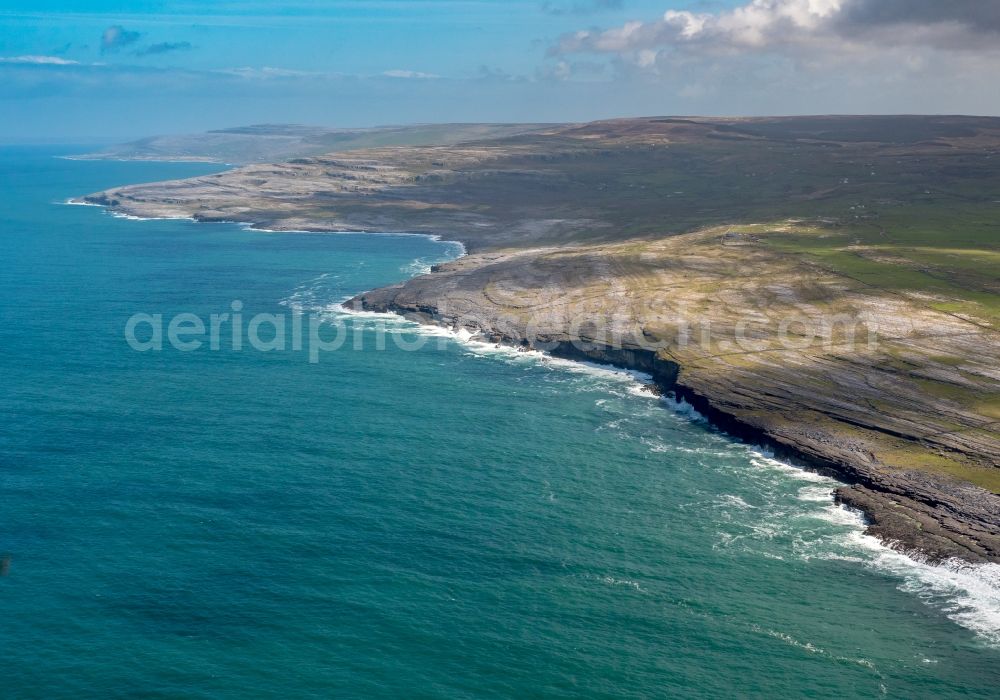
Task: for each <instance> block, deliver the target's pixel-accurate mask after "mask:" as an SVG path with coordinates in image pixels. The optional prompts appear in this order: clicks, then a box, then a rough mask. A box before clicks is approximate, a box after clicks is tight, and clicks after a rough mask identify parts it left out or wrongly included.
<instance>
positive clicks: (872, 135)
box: [83, 116, 1000, 562]
mask: <svg viewBox="0 0 1000 700" xmlns="http://www.w3.org/2000/svg"><path fill="white" fill-rule="evenodd" d="M421 128H422V129H423V131H422V132H421V133H422V134H423V136H422V137H420V138H414V140H413V141H407V137H406V134H405V129H401V130H398V131H396V132H393V135H392V138H393V144H392V145H375V146H371V147H361V148H357V149H354V150H350V151H348V150H346V149H337V148H336V144H335V143H334V144H332V149H331V150H332V152H329V153H326V154H316V153H315V152H314V149H313V150H310V154H309V155H295V157H291V158H290V159H289V160H285V161H283V162H278V163H270V164H260V163H256V164H251V165H246V166H244V167H240V168H236V169H233V170H230V171H227V172H223V173H219V174H214V175H207V176H203V177H196V178H191V179H187V180H178V181H171V182H160V183H152V184H144V185H136V186H128V187H120V188H115V189H111V190H108V191H105V192H100V193H95V194H91V195H87V196H86V197H84V198H83V199H85V200H86V201H87V202H90V203H94V204H101V205H105V206H108V207H110V208H112V209H113V210H115V211H119V212H123V213H127V214H132V215H137V216H143V217H193V218H195V219H197V220H199V221H242V222H249V223H251V224H253V225H254V226H257V227H260V228H267V229H275V230H312V231H349V230H350V231H357V230H363V231H386V232H392V231H409V232H426V233H432V234H438V235H441V236H442V237H444V238H448V239H453V240H458V241H461V242H462V243H463V244H464V245H465V246H466V249H467V250H468V252H469V254H468V255H467V256H465V257H463V258H461V259H459V260H456V261H454V262H451V263H447V264H444V265H440V266H438V267H437V268H435V269H434V270H433V271H432V272H431V273H430V274H427V275H423V276H419V277H416V278H414V279H411V280H408V281H406V282H404V283H401V284H397V285H393V286H390V287H386V288H383V289H377V290H373V291H370V292H366V293H364V294H361V295H359V296H358V297H356V298H355V299H354V300H352V301H351V302H350V303H352V304H354V305H355V306H356V307H357V308H364V309H371V310H378V311H393V312H397V313H401V314H404V315H406V316H409V317H411V318H414V319H417V320H420V321H423V322H427V323H438V324H443V325H447V326H451V327H456V326H457V327H464V328H468V329H470V330H473V331H476V332H478V333H481V334H482V335H484V336H486V337H488V338H491V339H493V340H495V341H496V342H504V343H512V344H516V345H523V346H530V347H535V348H539V349H544V350H548V351H550V352H552V353H554V354H558V355H563V356H567V357H573V358H589V359H595V360H600V361H605V362H610V363H613V364H616V365H620V366H625V367H630V368H636V369H641V370H644V371H647V372H650V373H651V374H652V375H653V376H654V378H655V380H656V382H657V383H658V385H659V386H660V388H661V389H662V390H663V391H665V392H673V393H674V394H675V395H676V396H677V397H678V398H681V399H684V400H686V401H688V402H689V403H691V404H692V405H693V406H694V407H695V408H697V409H698V410H699V411H701V412H702V413H704V414H705V415H706V416H708V417H709V418H710V419H711V420H712V421H713V422H714V423H715V424H717V425H718V426H720V427H721V428H723V429H725V430H726V431H728V432H730V433H732V434H733V435H736V436H738V437H741V438H744V439H747V440H749V441H753V442H759V443H761V444H764V445H768V446H770V447H772V448H773V449H775V450H776V451H777V452H779V453H780V454H783V455H786V456H789V457H793V458H795V459H798V460H801V461H802V462H804V463H806V464H807V465H809V466H811V467H813V468H816V469H819V470H822V471H825V472H827V473H830V474H833V475H835V476H837V477H838V478H839V479H841V480H842V481H843V486H842V487H841V488H839V489H838V491H837V498H838V499H839V500H840V501H841V502H843V503H845V504H848V505H850V506H853V507H856V508H859V509H861V510H862V511H864V512H865V513H866V514H867V516H868V519H869V523H870V527H869V530H870V532H872V533H873V534H874V535H876V536H878V537H880V538H881V539H883V540H884V541H886V542H887V543H890V544H892V545H893V546H896V547H899V548H901V549H905V550H907V551H909V552H912V553H916V554H919V555H923V556H926V557H928V558H930V559H935V560H936V559H944V558H949V557H959V558H963V559H966V560H968V561H973V562H979V561H993V562H997V561H1000V495H998V494H1000V468H998V465H1000V119H995V118H979V117H957V116H956V117H948V116H942V117H921V116H898V117H842V116H836V117H833V116H827V117H785V118H752V119H750V118H746V119H736V118H733V119H720V118H695V117H691V118H644V119H622V120H611V121H602V122H595V123H589V124H573V125H555V126H553V125H549V126H545V125H528V126H526V127H525V128H523V129H515V128H512V127H510V126H509V125H508V126H504V127H503V128H502V129H499V130H498V129H495V128H494V129H493V130H489V129H481V130H477V129H471V128H470V126H469V125H464V126H463V128H464V129H465V132H464V133H466V134H467V136H466V137H464V138H462V139H456V138H454V137H453V138H447V139H444V138H443V137H442V136H441V134H442V133H446V132H447V129H444V130H438V131H437V132H434V134H435V135H434V136H431V137H429V136H427V133H428V132H427V128H426V127H421ZM310 138H311V137H310ZM366 138H367V137H366ZM296 143H298V142H296ZM408 144H409V145H408ZM296 148H298V146H296ZM310 148H312V146H310ZM187 155H188V156H191V155H192V154H191V153H190V152H189V153H187ZM248 160H249V159H248Z"/></svg>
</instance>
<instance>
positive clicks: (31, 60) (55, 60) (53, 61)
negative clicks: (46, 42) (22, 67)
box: [0, 56, 79, 66]
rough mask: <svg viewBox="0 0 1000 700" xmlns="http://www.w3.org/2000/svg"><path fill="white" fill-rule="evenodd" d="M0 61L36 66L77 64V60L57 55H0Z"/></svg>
mask: <svg viewBox="0 0 1000 700" xmlns="http://www.w3.org/2000/svg"><path fill="white" fill-rule="evenodd" d="M0 63H22V64H23V63H27V64H33V65H36V66H77V65H79V61H70V60H69V59H66V58H59V57H58V56H0Z"/></svg>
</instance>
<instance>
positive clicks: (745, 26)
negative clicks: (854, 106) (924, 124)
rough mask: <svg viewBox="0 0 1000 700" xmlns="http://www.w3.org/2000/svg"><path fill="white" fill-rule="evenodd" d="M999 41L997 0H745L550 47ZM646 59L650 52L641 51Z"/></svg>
mask: <svg viewBox="0 0 1000 700" xmlns="http://www.w3.org/2000/svg"><path fill="white" fill-rule="evenodd" d="M899 46H915V47H919V48H937V49H942V50H989V49H994V50H995V49H996V48H997V47H998V46H1000V3H997V2H995V0H751V1H750V2H747V3H746V4H744V5H741V6H738V7H736V8H733V9H731V10H723V11H719V12H714V13H711V12H691V11H687V10H683V11H676V10H667V11H666V12H665V13H664V14H663V16H662V17H661V18H660V19H658V20H655V21H652V22H635V21H634V22H627V23H626V24H624V25H622V26H620V27H614V28H611V29H607V30H603V31H601V30H584V31H579V32H575V33H572V34H567V35H564V36H563V37H562V38H561V39H560V40H559V42H558V44H557V45H556V46H555V47H553V50H552V53H554V54H567V53H612V54H629V53H630V54H635V55H639V53H638V52H643V51H645V52H649V51H659V50H668V51H671V52H674V53H677V54H721V53H761V52H769V51H770V52H786V53H788V52H797V53H810V52H812V53H816V52H841V53H849V52H856V51H859V50H875V51H877V50H880V49H891V48H895V47H899ZM645 56H646V58H645V59H644V60H645V62H647V63H648V53H647V54H645Z"/></svg>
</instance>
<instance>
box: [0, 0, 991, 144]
mask: <svg viewBox="0 0 1000 700" xmlns="http://www.w3.org/2000/svg"><path fill="white" fill-rule="evenodd" d="M976 2H977V3H978V5H977V4H976V3H968V2H965V0H954V1H953V2H952V3H949V4H947V5H946V7H952V8H953V9H952V10H951V11H943V10H941V5H942V4H941V3H931V1H930V0H926V1H925V0H906V1H905V3H902V0H726V1H719V2H711V1H706V0H700V1H699V0H692V1H690V2H686V1H683V0H339V1H335V0H327V1H321V0H292V1H291V2H263V1H262V0H221V1H216V2H211V3H208V2H202V3H196V2H165V1H161V2H153V1H150V0H145V1H142V2H117V1H109V0H87V1H83V0H62V1H60V2H57V1H54V0H34V1H33V2H26V1H23V0H6V1H5V2H3V3H2V4H0V100H2V101H3V103H4V105H5V108H4V110H3V111H2V113H0V139H5V140H17V139H22V140H23V139H32V138H35V137H37V138H60V137H66V138H86V137H92V136H94V137H116V138H118V137H120V138H126V137H135V136H142V135H147V134H152V133H167V132H185V131H196V130H202V129H207V128H218V127H225V126H233V125H239V124H247V123H259V122H276V121H280V122H299V123H311V124H324V125H331V126H364V125H373V124H389V123H412V122H427V121H569V120H572V121H581V120H587V119H596V118H604V117H611V116H631V115H640V114H696V113H700V114H768V113H810V112H883V113H884V112H894V111H895V112H904V111H907V112H914V111H917V112H935V111H945V112H973V113H989V114H994V113H997V109H998V107H1000V105H998V104H997V99H996V98H994V97H992V96H991V94H990V93H992V92H995V90H985V91H984V90H983V89H982V86H983V81H987V83H988V84H994V85H995V79H994V78H992V75H994V74H995V73H994V71H996V70H997V68H1000V65H998V64H997V62H996V58H997V54H996V49H995V48H993V46H996V45H1000V42H997V39H998V38H1000V37H998V36H997V35H996V30H997V27H998V26H1000V20H998V21H997V22H994V20H995V19H997V18H996V17H994V15H993V14H992V13H991V12H990V11H986V12H985V13H984V12H983V11H982V7H984V6H989V5H991V4H992V3H986V2H980V1H979V0H976ZM875 3H881V4H880V5H878V6H877V7H878V10H879V11H878V12H877V13H873V10H872V8H873V7H875ZM901 3H902V4H901ZM890 6H900V7H901V8H902V9H901V10H899V11H898V12H897V14H896V15H895V16H894V15H893V14H892V10H891V9H890V11H889V12H888V13H887V12H886V9H885V8H887V7H890ZM866 13H867V14H866ZM956 72H957V75H958V78H957V79H956V77H955V76H956ZM977 85H978V86H979V87H978V88H977V87H976V86H977Z"/></svg>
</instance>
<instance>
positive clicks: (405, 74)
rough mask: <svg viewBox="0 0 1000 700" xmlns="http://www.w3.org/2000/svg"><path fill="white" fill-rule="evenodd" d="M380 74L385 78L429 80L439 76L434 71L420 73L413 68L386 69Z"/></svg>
mask: <svg viewBox="0 0 1000 700" xmlns="http://www.w3.org/2000/svg"><path fill="white" fill-rule="evenodd" d="M382 75H383V76H385V77H386V78H402V79H406V80H431V79H434V78H440V77H441V76H440V75H435V74H434V73H421V72H420V71H415V70H387V71H385V72H384V73H382Z"/></svg>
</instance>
